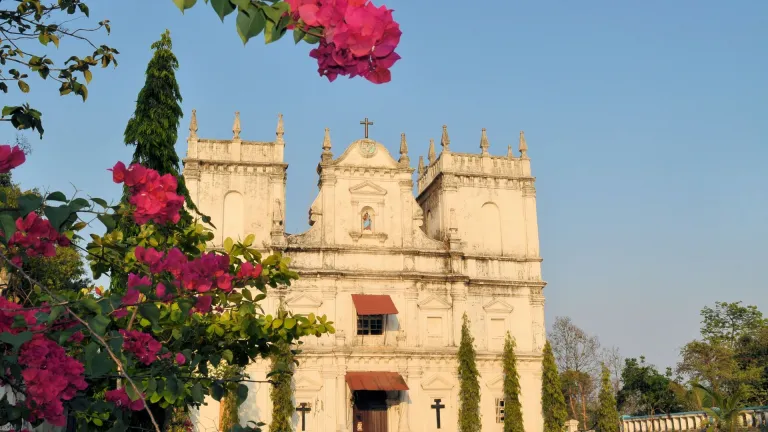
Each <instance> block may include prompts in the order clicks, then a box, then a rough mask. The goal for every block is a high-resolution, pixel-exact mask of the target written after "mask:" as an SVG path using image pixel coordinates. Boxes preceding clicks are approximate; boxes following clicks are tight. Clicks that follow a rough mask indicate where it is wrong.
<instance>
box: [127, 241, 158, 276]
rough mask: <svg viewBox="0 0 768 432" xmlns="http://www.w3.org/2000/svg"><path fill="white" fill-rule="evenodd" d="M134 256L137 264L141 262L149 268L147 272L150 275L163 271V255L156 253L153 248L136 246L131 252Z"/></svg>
mask: <svg viewBox="0 0 768 432" xmlns="http://www.w3.org/2000/svg"><path fill="white" fill-rule="evenodd" d="M133 253H134V255H136V259H137V260H138V261H139V262H142V263H144V264H146V265H148V266H149V271H151V272H152V273H155V274H157V273H160V272H161V271H163V265H162V264H163V262H162V260H163V253H162V252H160V251H158V250H157V249H153V248H144V247H141V246H136V249H135V250H134V251H133Z"/></svg>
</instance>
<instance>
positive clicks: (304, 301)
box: [285, 293, 323, 310]
mask: <svg viewBox="0 0 768 432" xmlns="http://www.w3.org/2000/svg"><path fill="white" fill-rule="evenodd" d="M285 303H286V305H287V306H288V308H289V309H291V310H293V309H302V310H305V309H316V308H319V307H320V306H321V305H322V304H323V301H322V300H320V299H318V298H316V297H313V296H311V295H309V294H306V293H301V294H298V295H296V296H294V297H292V298H290V299H288V301H286V302H285Z"/></svg>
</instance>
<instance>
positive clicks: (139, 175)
mask: <svg viewBox="0 0 768 432" xmlns="http://www.w3.org/2000/svg"><path fill="white" fill-rule="evenodd" d="M111 171H112V180H113V181H114V182H115V183H125V185H126V186H128V187H129V188H130V192H131V197H130V198H129V199H128V202H129V203H130V204H131V205H133V206H135V209H134V211H133V219H134V221H135V222H136V223H137V224H139V225H143V224H146V223H147V222H149V221H150V220H152V221H154V222H155V223H158V224H165V223H169V222H172V223H176V222H178V221H179V220H180V218H181V215H180V214H179V212H180V211H181V208H182V207H183V206H184V197H182V196H180V195H178V194H177V193H176V189H177V187H178V183H177V181H176V177H174V176H172V175H170V174H165V175H163V176H161V175H160V174H159V173H158V172H157V171H155V170H153V169H149V168H145V167H143V166H141V165H139V164H132V165H131V166H129V167H128V168H126V167H125V164H123V163H122V162H118V163H116V164H115V166H114V167H113V168H112V169H111Z"/></svg>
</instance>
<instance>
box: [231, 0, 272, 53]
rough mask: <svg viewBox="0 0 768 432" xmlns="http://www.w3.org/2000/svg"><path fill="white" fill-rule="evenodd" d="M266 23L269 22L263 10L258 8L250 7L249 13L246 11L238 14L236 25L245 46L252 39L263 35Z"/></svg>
mask: <svg viewBox="0 0 768 432" xmlns="http://www.w3.org/2000/svg"><path fill="white" fill-rule="evenodd" d="M266 22H267V20H266V19H265V18H264V15H263V14H262V12H261V10H260V9H259V8H257V7H256V6H253V5H249V6H248V9H247V13H246V11H244V10H241V11H240V12H238V14H237V21H236V23H235V24H236V26H237V34H239V35H240V39H242V40H243V45H245V44H246V43H248V40H249V39H250V38H252V37H254V36H257V35H258V34H259V33H261V31H262V30H264V25H265V24H266Z"/></svg>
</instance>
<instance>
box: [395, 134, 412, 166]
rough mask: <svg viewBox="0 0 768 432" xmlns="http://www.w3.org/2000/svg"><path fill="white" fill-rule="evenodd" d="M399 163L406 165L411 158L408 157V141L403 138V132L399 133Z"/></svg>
mask: <svg viewBox="0 0 768 432" xmlns="http://www.w3.org/2000/svg"><path fill="white" fill-rule="evenodd" d="M398 162H400V164H401V165H408V164H409V163H410V162H411V158H409V157H408V142H407V141H406V140H405V134H404V133H403V134H400V159H399V160H398Z"/></svg>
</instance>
